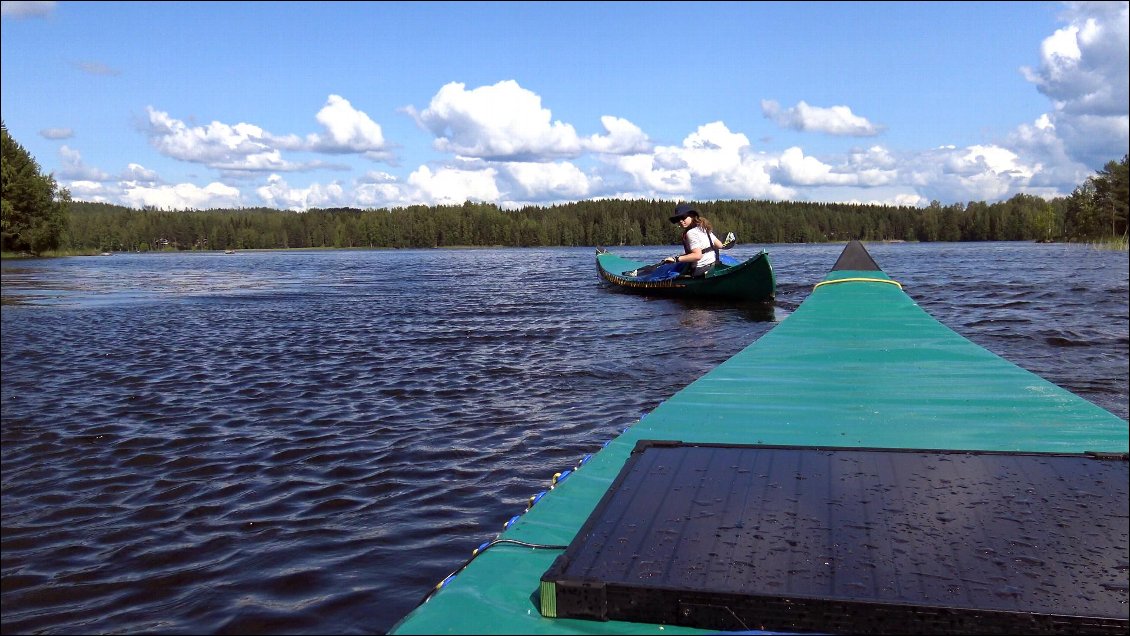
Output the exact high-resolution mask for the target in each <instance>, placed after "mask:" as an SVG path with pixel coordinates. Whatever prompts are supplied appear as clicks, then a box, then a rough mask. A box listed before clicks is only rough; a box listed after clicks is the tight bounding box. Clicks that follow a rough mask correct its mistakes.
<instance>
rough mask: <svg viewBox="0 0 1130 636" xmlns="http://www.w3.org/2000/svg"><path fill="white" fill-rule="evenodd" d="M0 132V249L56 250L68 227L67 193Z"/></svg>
mask: <svg viewBox="0 0 1130 636" xmlns="http://www.w3.org/2000/svg"><path fill="white" fill-rule="evenodd" d="M0 130H2V132H3V157H2V159H3V161H2V162H0V172H2V180H0V184H2V189H3V210H2V213H0V249H2V250H3V251H5V252H19V253H27V254H31V255H33V256H38V255H40V254H42V253H44V252H46V251H48V250H53V249H57V248H58V247H59V242H60V240H61V238H62V236H63V232H64V230H65V229H66V224H67V204H68V203H69V202H70V198H71V197H70V193H69V192H68V191H67V190H66V189H61V190H60V189H59V188H58V187H57V185H56V183H55V177H54V176H52V175H44V174H41V173H40V169H39V164H38V163H37V162H36V161H35V158H34V157H32V156H31V153H29V152H28V151H27V150H26V149H24V147H23V146H21V145H20V144H19V143H18V142H17V141H16V140H14V139H12V137H11V136H10V135H9V134H8V127H7V125H5V124H4V123H3V122H0Z"/></svg>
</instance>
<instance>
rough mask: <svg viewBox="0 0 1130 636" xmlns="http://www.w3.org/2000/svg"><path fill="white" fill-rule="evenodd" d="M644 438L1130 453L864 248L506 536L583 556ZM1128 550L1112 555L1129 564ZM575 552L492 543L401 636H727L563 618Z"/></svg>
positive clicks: (1111, 427) (1085, 406) (1100, 419)
mask: <svg viewBox="0 0 1130 636" xmlns="http://www.w3.org/2000/svg"><path fill="white" fill-rule="evenodd" d="M911 293H912V290H911ZM639 440H680V441H682V442H688V443H696V442H701V443H719V444H740V445H785V446H800V447H828V446H834V447H857V448H878V449H954V450H972V451H1008V452H1026V453H1084V452H1097V453H1110V454H1123V455H1124V454H1125V453H1127V451H1128V446H1130V444H1128V442H1130V434H1128V426H1127V422H1126V421H1125V420H1122V419H1121V418H1119V417H1117V416H1115V415H1114V414H1112V413H1110V412H1108V411H1106V410H1104V409H1102V408H1100V407H1098V406H1096V405H1094V404H1092V403H1091V402H1088V401H1087V400H1084V399H1083V398H1080V397H1078V396H1076V395H1074V394H1072V393H1070V392H1069V391H1067V390H1065V389H1063V388H1061V387H1058V386H1056V385H1054V384H1052V383H1051V382H1048V381H1046V380H1044V379H1042V378H1040V377H1039V376H1036V375H1035V374H1033V373H1031V372H1029V371H1026V370H1024V369H1022V368H1020V367H1019V366H1017V365H1015V364H1013V363H1011V362H1008V361H1006V360H1004V359H1003V358H1001V357H999V356H997V355H995V354H993V353H991V352H989V351H987V350H986V349H983V348H982V347H980V346H978V345H976V344H974V343H973V342H971V341H969V340H967V339H966V338H964V337H962V336H961V335H959V334H957V333H956V332H954V331H952V330H951V329H949V328H948V327H946V326H944V325H942V324H941V323H940V322H938V321H937V320H935V319H934V318H933V317H931V316H930V315H929V314H928V313H926V312H925V311H924V310H923V309H921V308H920V307H919V306H918V305H917V304H916V303H915V302H914V301H913V300H912V299H911V297H910V296H909V295H908V294H907V293H906V292H904V290H903V289H902V286H901V285H900V284H899V283H898V282H897V281H896V280H893V279H892V278H891V277H889V276H888V275H887V274H886V273H884V272H882V271H881V270H879V269H878V267H877V266H874V261H872V260H871V258H870V256H869V255H867V253H866V250H864V249H863V246H862V245H861V244H859V243H858V242H853V243H851V244H849V245H848V247H847V248H846V249H845V250H844V254H843V255H842V256H841V258H840V260H839V261H838V263H837V265H836V266H835V267H834V268H833V270H832V271H831V272H830V273H829V274H828V275H827V276H826V278H825V280H824V281H822V282H820V283H818V284H817V285H816V286H815V287H814V289H813V290H812V292H811V294H810V295H809V296H808V298H806V299H805V300H804V302H803V303H802V304H801V305H800V307H798V309H797V310H796V311H794V312H793V313H792V314H791V315H789V316H788V317H787V318H786V319H784V320H783V321H782V322H781V323H780V324H779V325H777V326H776V327H774V328H773V329H772V330H771V331H769V332H768V333H766V334H765V335H764V336H762V337H761V338H760V339H758V340H757V341H756V342H754V343H753V344H751V345H750V346H748V347H747V348H745V349H744V350H742V351H741V352H739V353H737V354H736V355H734V356H733V357H732V358H730V359H729V360H726V361H725V362H723V363H722V364H720V365H719V366H718V367H716V368H715V369H713V370H711V371H710V372H709V373H707V374H705V375H703V376H702V377H701V378H699V379H698V380H696V381H695V382H693V383H691V384H690V385H688V386H686V387H685V388H683V389H682V390H680V391H678V392H677V393H676V394H675V395H673V396H672V397H671V398H669V399H668V400H666V401H665V402H663V403H662V404H660V405H659V406H658V407H656V408H655V410H654V411H652V412H651V413H649V414H648V415H646V416H645V417H643V418H641V419H640V421H639V422H637V423H636V424H634V425H633V426H632V427H630V428H628V429H627V430H626V431H625V432H624V433H623V434H621V435H620V436H618V437H616V438H614V439H613V440H611V441H610V442H609V443H607V444H606V445H605V446H604V447H603V448H602V449H600V450H599V451H598V452H595V453H594V454H593V455H592V456H591V457H589V458H587V461H582V462H581V463H580V464H579V465H578V466H577V467H576V468H575V469H574V470H572V471H571V472H570V473H568V476H567V478H565V479H564V480H561V481H559V482H558V483H556V485H555V486H554V487H552V488H551V489H550V490H549V491H548V492H547V493H545V494H544V496H542V497H540V499H538V500H537V502H536V504H534V505H531V507H530V508H528V510H527V511H526V512H525V513H524V514H522V515H521V516H519V517H517V518H516V519H515V520H514V521H513V523H511V524H510V525H509V526H508V527H507V529H506V530H505V531H504V532H503V533H502V534H501V535H499V538H501V539H505V540H513V541H518V542H523V543H525V544H533V545H557V546H564V545H567V544H569V543H570V542H571V541H573V540H574V537H575V536H576V535H577V534H578V531H579V529H580V528H581V527H582V525H584V524H585V522H586V519H587V518H588V517H589V515H590V514H591V513H592V512H593V511H594V509H595V508H596V507H597V505H598V503H600V502H601V499H602V497H603V496H604V495H605V493H606V491H608V490H609V488H610V486H611V485H612V484H613V482H614V480H616V478H617V475H618V474H619V473H620V471H621V468H622V467H623V466H624V465H625V462H627V461H628V460H629V457H630V455H631V454H632V451H633V448H634V447H635V445H636V442H637V441H639ZM532 488H536V486H532ZM1100 503H1101V502H1100ZM1052 505H1055V506H1060V505H1065V506H1066V505H1073V504H1071V503H1070V502H1053V504H1052ZM516 512H517V511H516ZM1122 514H1123V515H1124V514H1125V511H1122ZM471 547H472V546H469V547H468V550H469V551H470V548H471ZM1124 548H1125V541H1124V542H1123V549H1122V551H1121V553H1119V554H1110V555H1109V558H1110V559H1114V560H1115V561H1118V560H1120V561H1121V563H1122V564H1123V566H1122V567H1125V565H1124V564H1125V562H1126V554H1125V549H1124ZM561 553H562V552H561V550H553V549H537V548H532V547H527V546H525V545H519V544H512V543H502V544H499V545H497V546H494V547H491V548H490V549H488V550H485V551H483V552H482V553H481V554H480V555H478V556H477V557H476V558H474V559H472V560H471V561H470V562H469V563H468V564H467V566H466V567H465V568H464V569H463V570H462V571H460V572H459V573H458V574H457V575H456V576H454V577H452V578H450V579H449V580H448V581H447V582H446V584H445V585H443V587H442V589H438V591H436V592H435V593H434V594H433V595H432V596H431V597H430V598H429V599H428V600H427V602H425V603H423V604H421V605H420V606H419V607H417V608H416V609H415V610H413V611H412V612H411V613H409V614H408V615H407V616H406V617H405V618H404V619H402V620H401V621H400V622H399V623H398V624H397V625H396V626H394V628H393V629H392V633H396V634H471V633H494V634H685V633H717V632H718V631H719V630H717V629H695V628H690V627H681V626H675V625H660V624H650V623H639V622H623V621H615V620H610V621H598V620H585V619H569V618H547V617H545V616H543V615H542V609H543V607H542V605H541V598H540V594H539V583H540V579H541V577H542V576H543V574H545V573H546V571H547V570H548V569H549V568H550V567H551V565H553V564H554V561H555V558H556V557H557V556H558V555H560V554H561ZM1122 576H1123V578H1124V577H1125V571H1123V573H1122ZM1122 594H1123V598H1124V597H1125V589H1123V591H1122ZM1123 611H1125V607H1123ZM1123 620H1125V617H1123Z"/></svg>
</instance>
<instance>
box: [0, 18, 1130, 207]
mask: <svg viewBox="0 0 1130 636" xmlns="http://www.w3.org/2000/svg"><path fill="white" fill-rule="evenodd" d="M1128 4H1130V3H1128V2H1126V1H1114V2H720V3H714V2H686V3H684V2H556V1H555V2H436V1H430V2H419V3H418V2H360V1H359V2H7V1H5V2H3V16H2V20H0V24H2V33H0V49H2V50H0V67H2V73H0V110H2V117H3V121H4V124H5V126H6V127H7V129H8V132H9V134H10V135H11V136H12V137H13V139H15V140H16V141H17V142H19V143H20V144H21V145H22V146H23V147H24V148H26V149H27V150H28V151H29V152H30V153H31V155H32V156H33V157H34V158H35V159H36V161H37V162H38V163H39V165H40V168H41V169H42V171H43V172H44V173H50V174H52V175H53V176H54V177H55V179H56V181H57V183H58V184H59V186H60V187H63V188H66V189H67V190H68V191H69V192H70V193H71V196H72V198H73V199H75V200H82V201H96V202H105V203H112V204H118V205H125V206H129V207H133V208H146V207H148V208H155V209H163V210H179V209H214V208H250V207H270V208H278V209H289V210H306V209H310V208H330V207H352V208H359V209H368V208H396V207H403V206H409V205H427V206H434V205H460V204H462V203H464V202H466V201H472V202H485V203H493V204H497V205H499V206H500V207H502V208H504V209H516V208H520V207H523V206H551V205H557V204H564V203H568V202H572V201H578V200H594V199H603V198H618V199H648V200H662V201H699V202H704V201H714V200H761V201H814V202H828V203H834V202H843V203H864V204H881V205H911V206H926V205H929V204H930V203H931V202H933V201H937V202H939V203H941V204H942V205H950V204H960V203H968V202H972V201H984V202H990V203H991V202H996V201H1003V200H1007V199H1009V198H1011V197H1013V196H1015V195H1017V194H1020V193H1025V194H1031V195H1035V196H1039V197H1044V198H1053V197H1061V196H1067V195H1070V194H1071V192H1072V191H1073V190H1074V189H1075V188H1076V187H1077V186H1079V185H1080V184H1082V183H1083V182H1084V181H1085V180H1086V179H1087V178H1088V177H1090V176H1094V175H1095V174H1096V173H1098V172H1099V171H1100V170H1102V169H1103V167H1104V166H1105V165H1106V164H1107V163H1108V162H1110V161H1118V160H1121V159H1122V157H1123V156H1124V155H1126V154H1127V152H1128V148H1130V141H1128V139H1130V132H1128V128H1130V124H1128V120H1130V105H1128V102H1130V90H1128V84H1127V78H1128V76H1130V61H1128V58H1130V52H1128V51H1130V44H1128V40H1130V38H1128V30H1130V27H1128V24H1130V20H1128Z"/></svg>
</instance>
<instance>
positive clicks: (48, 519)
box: [0, 243, 1130, 634]
mask: <svg viewBox="0 0 1130 636" xmlns="http://www.w3.org/2000/svg"><path fill="white" fill-rule="evenodd" d="M765 247H766V248H767V249H768V251H769V252H770V257H771V260H772V263H773V265H774V267H775V270H776V273H777V282H778V295H777V299H776V302H775V303H773V304H770V305H747V306H741V305H738V306H735V305H733V304H730V303H706V302H697V303H692V302H679V301H674V300H664V299H651V298H642V297H638V296H629V295H624V294H619V293H614V292H612V291H610V290H608V289H605V288H602V287H601V286H600V283H599V279H598V278H597V275H596V269H595V264H594V259H593V250H592V249H590V248H584V249H580V248H578V249H566V248H555V249H504V250H403V251H310V252H256V253H251V252H239V253H236V254H230V255H229V254H220V253H208V254H118V255H114V256H110V257H83V258H66V259H52V260H31V261H10V262H7V261H6V262H4V263H3V296H2V298H3V309H2V319H3V323H2V325H3V373H2V378H3V382H2V404H3V414H2V442H3V444H2V448H3V455H2V457H3V538H2V549H3V560H2V564H3V571H2V578H0V582H2V596H0V607H2V610H3V631H4V632H5V633H60V634H61V633H142V632H151V633H216V634H243V633H279V634H283V633H287V634H310V633H383V632H385V631H387V630H388V629H389V628H390V627H391V626H392V625H393V623H395V622H396V621H397V620H398V619H399V618H401V617H402V616H403V615H404V614H406V613H407V612H408V611H409V610H411V609H412V608H413V607H414V606H415V604H416V603H417V602H418V601H419V600H420V598H421V597H422V596H423V595H424V594H425V593H426V592H427V591H428V590H429V589H430V588H431V587H432V586H433V585H435V584H436V583H437V582H438V581H439V580H440V579H442V578H443V577H444V576H445V575H446V574H448V573H449V572H451V571H452V570H453V569H455V568H456V567H458V565H460V564H461V563H462V562H464V561H465V560H466V559H467V558H468V557H469V556H470V552H471V550H472V549H474V547H475V546H477V545H479V544H480V543H482V542H483V541H485V540H488V539H490V538H492V537H494V536H495V535H497V534H498V532H500V531H501V530H502V524H503V523H505V521H506V520H507V519H509V518H510V517H512V516H513V515H515V514H517V513H520V512H521V511H522V510H523V509H524V507H525V503H526V501H527V500H528V499H529V497H530V496H531V495H532V494H535V493H537V492H539V491H541V490H544V489H545V487H546V486H547V485H548V481H549V479H550V477H551V475H552V474H553V473H554V472H556V471H557V470H561V469H565V468H568V467H571V466H573V465H575V464H576V461H577V460H578V459H579V458H580V457H582V456H583V455H585V454H587V453H591V452H593V451H594V450H596V449H598V448H599V447H600V445H601V444H603V443H604V442H605V441H607V440H608V439H610V438H611V437H613V436H614V435H616V434H617V433H618V432H620V431H621V430H623V428H624V427H626V426H629V425H631V424H632V423H633V422H634V421H636V420H638V419H639V417H640V415H641V414H644V413H646V412H648V411H650V410H651V409H653V408H654V407H655V406H656V405H657V404H659V403H660V402H662V401H663V400H664V399H666V398H667V397H669V396H671V395H672V394H674V393H675V392H676V391H677V390H678V389H680V388H682V387H683V386H685V385H687V384H688V383H690V382H692V381H693V380H695V379H696V378H698V377H700V376H701V375H703V374H704V373H706V372H707V371H709V370H710V369H712V368H713V367H714V366H716V365H717V364H719V363H720V362H722V361H723V360H725V359H727V358H729V357H730V356H732V355H733V354H735V353H737V352H738V351H740V350H741V349H743V348H744V347H746V346H747V345H749V344H750V343H752V342H754V341H755V340H757V338H758V337H760V336H761V335H763V334H764V333H766V332H767V331H769V330H770V329H772V328H773V327H774V326H775V325H776V324H777V323H778V322H780V321H781V320H783V319H785V318H787V316H788V315H789V314H790V313H791V312H792V311H793V310H795V309H796V307H797V306H798V305H799V304H800V302H801V301H803V300H804V298H805V297H806V296H807V295H808V293H809V292H810V291H811V289H812V285H813V284H814V283H816V282H818V281H819V280H820V279H821V278H822V277H823V275H824V274H825V273H826V272H827V271H828V269H830V268H831V266H832V264H833V263H834V262H835V260H836V258H837V256H838V255H839V253H840V251H841V250H842V249H843V246H842V245H770V246H765ZM759 248H760V246H739V247H737V248H735V249H734V250H733V254H734V255H735V256H738V257H747V256H751V255H753V254H754V253H756V251H757V250H758V249H759ZM868 249H869V250H870V252H871V254H872V256H874V257H875V259H876V260H877V261H878V263H879V264H880V265H881V266H883V268H884V269H885V270H886V271H887V272H888V273H889V274H890V275H891V276H892V277H893V278H895V279H897V280H899V281H900V282H901V283H903V285H904V286H905V289H906V291H907V293H909V294H910V295H911V297H913V298H914V299H915V300H916V301H918V302H919V304H920V305H921V306H922V307H923V308H925V309H926V310H927V311H929V312H931V313H932V314H933V315H934V316H935V317H937V318H938V319H939V320H941V321H942V322H944V323H945V324H947V325H948V326H950V327H951V328H953V329H954V330H955V331H957V332H958V333H961V334H962V335H964V336H966V337H968V338H970V339H971V340H973V341H974V342H977V343H978V344H980V345H982V346H984V347H986V348H988V349H990V350H992V351H993V352H995V353H997V354H999V355H1001V356H1003V357H1005V358H1007V359H1009V360H1011V361H1013V362H1015V363H1017V364H1019V365H1020V366H1023V367H1025V368H1027V369H1029V370H1031V371H1033V372H1036V373H1038V374H1040V375H1042V376H1044V377H1046V378H1047V379H1049V380H1051V381H1053V382H1055V383H1057V384H1060V385H1062V386H1064V387H1066V388H1068V389H1070V390H1072V391H1074V392H1076V393H1078V394H1080V395H1082V396H1083V397H1085V398H1087V399H1089V400H1091V401H1093V402H1095V403H1096V404H1098V405H1100V406H1102V407H1104V408H1106V409H1108V410H1110V411H1112V412H1114V413H1115V414H1117V415H1118V416H1120V417H1122V418H1123V419H1126V418H1127V384H1128V381H1127V360H1128V353H1127V352H1128V337H1127V329H1128V328H1127V322H1128V313H1130V312H1128V300H1127V298H1128V294H1127V278H1128V276H1127V270H1128V267H1127V262H1128V261H1127V255H1126V252H1119V251H1105V250H1097V249H1093V248H1090V247H1087V246H1077V245H1076V246H1067V245H1036V244H1028V243H987V244H892V245H886V244H872V245H869V246H868ZM667 251H669V250H664V249H663V248H624V249H622V250H619V252H620V253H622V254H623V255H625V256H629V257H634V258H637V259H638V260H641V261H645V262H652V261H655V260H658V259H659V258H661V257H662V256H664V255H665V254H666V253H667Z"/></svg>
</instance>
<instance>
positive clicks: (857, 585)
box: [540, 441, 1130, 634]
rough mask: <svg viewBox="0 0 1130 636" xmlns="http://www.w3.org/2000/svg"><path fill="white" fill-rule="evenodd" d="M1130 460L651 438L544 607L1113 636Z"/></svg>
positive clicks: (1121, 609)
mask: <svg viewBox="0 0 1130 636" xmlns="http://www.w3.org/2000/svg"><path fill="white" fill-rule="evenodd" d="M1127 466H1128V463H1127V457H1126V455H1124V454H1120V455H1116V456H1105V457H1103V456H1098V457H1096V456H1094V455H1089V454H1049V453H1028V454H1022V453H1005V452H968V451H938V450H905V449H859V448H813V447H780V446H740V445H713V444H682V443H677V442H652V441H641V442H640V443H639V444H638V445H637V447H636V449H635V450H634V451H633V453H632V455H631V457H630V458H629V460H628V462H627V463H626V464H625V466H624V468H623V470H622V471H621V472H620V474H619V476H618V477H617V478H616V480H615V481H614V482H613V484H612V485H611V486H610V488H609V489H608V492H607V493H606V494H605V495H604V497H603V499H601V501H600V503H599V504H598V505H597V507H596V508H595V510H594V511H593V513H592V515H591V516H590V517H589V519H588V520H587V521H586V523H585V525H584V526H583V527H582V528H581V531H580V532H579V533H578V534H577V537H576V538H575V539H574V541H573V542H572V543H571V544H570V546H569V548H568V549H567V550H566V551H565V552H564V553H563V554H562V555H561V556H560V557H559V558H558V559H557V560H556V561H555V562H554V563H553V566H552V567H551V568H550V569H549V570H548V571H547V572H546V573H545V575H544V576H543V577H542V583H541V589H540V604H541V609H542V613H543V614H545V615H546V616H556V617H558V618H583V619H596V620H622V621H638V622H645V623H664V624H671V625H684V626H690V627H700V628H706V629H719V630H723V629H725V630H754V629H760V630H775V631H816V632H824V633H837V632H838V633H873V634H882V633H885V634H908V633H915V634H953V633H977V634H1039V633H1044V634H1049V633H1053V634H1054V633H1059V634H1066V633H1073V634H1079V633H1119V634H1125V633H1126V631H1127V628H1128V610H1127V607H1128V605H1127V593H1128V592H1127V587H1128V586H1127V577H1128V571H1127V565H1128V548H1130V546H1128V539H1127V535H1128V498H1127V489H1128V481H1130V480H1128V477H1130V473H1128V470H1127Z"/></svg>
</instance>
